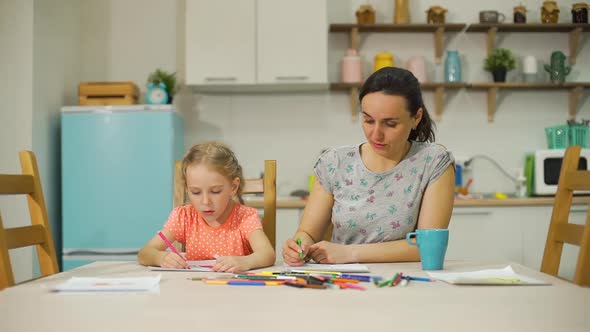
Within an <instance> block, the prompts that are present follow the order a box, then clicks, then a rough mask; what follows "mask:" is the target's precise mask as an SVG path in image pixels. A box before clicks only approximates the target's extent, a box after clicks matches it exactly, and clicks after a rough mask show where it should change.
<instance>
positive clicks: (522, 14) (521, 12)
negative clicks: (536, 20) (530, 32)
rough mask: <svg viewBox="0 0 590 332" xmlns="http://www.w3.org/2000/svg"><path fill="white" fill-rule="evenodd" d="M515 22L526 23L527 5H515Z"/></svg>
mask: <svg viewBox="0 0 590 332" xmlns="http://www.w3.org/2000/svg"><path fill="white" fill-rule="evenodd" d="M514 23H526V7H525V6H523V5H519V6H515V7H514Z"/></svg>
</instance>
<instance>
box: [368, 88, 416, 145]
mask: <svg viewBox="0 0 590 332" xmlns="http://www.w3.org/2000/svg"><path fill="white" fill-rule="evenodd" d="M361 108H362V115H363V131H364V132H365V137H367V141H368V142H369V144H370V145H371V147H372V148H373V150H374V151H375V152H376V153H377V154H379V155H383V156H390V155H392V154H396V153H399V152H400V151H403V149H405V148H406V142H407V140H408V138H409V136H410V131H411V130H412V129H413V128H415V127H416V126H417V125H418V123H420V120H421V119H422V109H419V110H418V112H417V113H416V116H412V115H411V114H410V112H409V111H408V107H407V101H406V98H405V97H402V96H391V95H386V94H384V93H383V92H373V93H369V94H367V95H365V96H364V97H363V100H362V101H361Z"/></svg>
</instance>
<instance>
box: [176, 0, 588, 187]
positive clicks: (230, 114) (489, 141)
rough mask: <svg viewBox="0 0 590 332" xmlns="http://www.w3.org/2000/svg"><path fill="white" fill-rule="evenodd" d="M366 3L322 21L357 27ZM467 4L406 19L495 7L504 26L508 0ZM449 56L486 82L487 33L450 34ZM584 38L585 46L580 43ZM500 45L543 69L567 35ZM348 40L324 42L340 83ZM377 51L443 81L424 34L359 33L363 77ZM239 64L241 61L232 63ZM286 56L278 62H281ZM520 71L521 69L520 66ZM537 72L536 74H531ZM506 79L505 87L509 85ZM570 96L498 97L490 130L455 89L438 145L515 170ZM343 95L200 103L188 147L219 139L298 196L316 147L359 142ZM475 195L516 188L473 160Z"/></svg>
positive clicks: (560, 117) (475, 104) (415, 4)
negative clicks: (415, 58)
mask: <svg viewBox="0 0 590 332" xmlns="http://www.w3.org/2000/svg"><path fill="white" fill-rule="evenodd" d="M365 2H366V1H364V0H363V1H361V0H357V1H336V0H331V1H328V6H329V10H328V12H329V20H330V23H347V22H348V23H352V22H355V19H354V14H353V13H354V11H355V10H356V8H358V6H359V5H360V4H361V3H365ZM369 2H370V3H371V4H373V5H374V6H375V7H376V8H377V21H378V22H383V23H385V22H392V17H393V3H394V1H390V0H382V1H375V0H373V1H369ZM521 2H522V4H524V5H526V6H527V8H528V9H529V12H528V19H529V22H538V21H539V20H540V18H539V17H540V14H539V8H538V7H539V6H540V3H541V2H540V1H521ZM574 2H575V1H559V5H560V8H561V15H560V21H561V22H570V21H571V14H570V13H569V10H570V8H571V4H572V3H574ZM467 3H470V4H471V2H470V1H465V0H446V1H420V0H412V1H411V7H410V12H411V20H412V22H415V23H424V22H425V17H426V14H425V13H424V12H425V10H426V9H427V8H428V7H429V6H431V5H436V4H438V5H442V6H444V7H445V8H448V9H449V13H448V14H447V21H448V22H464V23H465V22H467V23H468V22H477V20H478V10H479V9H475V8H477V7H481V8H482V9H483V8H484V7H485V8H486V9H489V8H496V9H498V10H500V11H501V12H503V13H505V14H507V20H508V21H511V20H512V7H513V6H514V5H515V2H514V1H511V0H499V1H496V2H495V3H494V4H493V5H486V6H468V5H466V4H467ZM447 36H448V39H447V46H448V48H449V49H458V50H459V52H460V53H461V55H462V60H463V71H464V74H463V75H464V80H466V81H469V82H481V81H491V75H490V74H489V73H488V72H485V71H484V70H483V59H484V57H485V56H486V54H485V53H486V50H485V45H486V36H485V34H483V33H481V34H476V33H469V34H465V33H462V34H448V35H447ZM585 40H587V38H586V39H585ZM499 41H500V44H499V45H500V47H505V48H509V49H512V50H513V51H514V52H515V53H516V55H517V56H518V57H519V58H520V57H522V56H524V55H527V54H532V55H535V56H537V58H538V59H540V60H544V61H547V60H548V58H549V55H550V53H551V51H553V50H562V51H563V52H564V53H566V54H567V53H568V35H567V34H542V33H527V34H499ZM348 43H349V41H348V36H347V35H346V34H330V36H329V78H330V81H338V79H339V78H338V77H339V61H340V59H341V57H342V55H343V54H344V52H345V50H346V48H347V47H348ZM382 50H387V51H390V52H391V53H393V54H394V55H395V58H396V63H397V64H398V65H403V63H404V62H405V60H406V59H408V58H409V57H410V56H412V55H424V56H425V57H426V59H427V62H428V67H429V72H430V78H431V79H433V80H436V81H441V80H442V77H443V68H444V67H443V65H438V66H435V65H434V51H433V36H432V35H431V34H416V33H413V34H412V33H402V34H376V33H375V34H362V37H361V55H362V56H363V58H364V61H365V69H366V70H365V73H366V74H368V73H369V70H370V67H371V64H372V59H373V56H374V54H375V53H377V52H380V51H382ZM238 56H239V55H238ZM288 56H289V55H288V54H285V59H288ZM589 62H590V46H589V43H587V42H586V43H585V44H583V47H582V48H581V49H580V53H579V56H578V63H577V64H576V66H575V67H574V69H573V72H572V73H571V74H570V76H568V79H569V80H579V81H589V80H590V70H588V69H585V70H584V68H589V66H588V65H589ZM519 65H520V64H519ZM539 70H542V68H541V67H539ZM516 76H517V75H516V74H515V73H514V72H513V73H510V74H509V76H508V80H515V79H516V78H517V77H516ZM424 99H425V103H426V105H427V107H429V108H430V109H431V110H432V109H433V104H434V96H433V93H432V92H428V91H426V92H424ZM587 99H588V98H586V102H585V103H584V104H583V105H582V106H581V108H580V113H579V118H584V117H586V118H587V117H589V115H588V108H589V105H590V104H589V103H588V101H587ZM567 102H568V94H567V92H566V91H540V92H539V91H518V92H506V93H501V94H500V99H499V102H498V110H497V114H496V117H495V121H494V122H493V123H488V122H487V104H486V93H485V92H484V91H481V92H477V91H465V90H462V91H459V92H456V93H451V94H448V95H447V101H446V106H445V113H444V114H443V118H442V121H440V122H438V123H437V127H438V131H437V141H438V142H440V143H441V144H443V145H445V146H447V147H448V148H449V149H450V150H451V151H453V152H454V153H455V155H457V156H464V157H469V156H473V155H475V154H486V155H488V156H490V157H492V158H494V159H495V160H497V161H498V162H499V163H500V164H501V165H503V167H504V168H505V169H506V170H508V171H509V172H511V173H513V172H514V171H515V169H517V168H521V167H522V166H523V163H524V155H525V153H527V152H530V151H534V150H536V149H543V148H545V147H546V143H545V136H544V131H543V129H544V128H545V127H547V126H551V125H556V124H562V123H565V120H566V119H567V109H568V103H567ZM348 105H349V104H348V95H347V94H346V93H343V92H326V93H313V94H260V95H258V94H228V95H203V96H199V104H198V107H197V108H196V109H192V110H188V111H186V110H185V114H186V117H187V119H189V121H188V123H187V125H188V128H187V139H186V142H187V144H190V143H195V142H198V141H201V140H207V139H220V140H224V141H226V142H228V143H229V144H231V145H232V146H233V147H234V148H235V149H236V151H237V153H238V155H239V156H238V157H239V158H240V160H241V161H242V163H243V164H244V168H245V171H246V173H248V174H251V175H256V174H257V173H258V172H260V170H261V168H262V163H261V162H260V160H261V159H264V158H273V159H277V160H278V179H279V180H278V191H279V194H280V195H288V194H289V192H290V191H292V190H294V189H297V188H305V185H306V179H307V175H308V174H309V173H310V172H311V167H312V166H313V163H314V161H315V158H316V157H317V156H318V154H319V153H320V151H321V150H322V149H323V148H326V147H330V146H336V145H343V144H351V143H357V142H360V141H362V140H363V139H364V137H363V136H362V133H361V129H360V125H359V124H358V123H352V122H351V119H350V111H349V106H348ZM473 165H474V170H473V177H474V184H473V187H472V189H473V190H474V191H482V192H494V191H506V192H508V191H513V190H514V186H513V185H512V183H511V182H510V181H509V180H508V179H506V178H505V177H504V176H503V175H502V174H501V173H500V172H499V171H497V170H496V169H495V168H493V167H492V166H491V164H490V163H488V162H487V161H485V160H477V161H475V162H474V164H473Z"/></svg>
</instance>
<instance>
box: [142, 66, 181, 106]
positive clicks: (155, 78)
mask: <svg viewBox="0 0 590 332" xmlns="http://www.w3.org/2000/svg"><path fill="white" fill-rule="evenodd" d="M147 83H148V84H154V85H158V84H160V83H163V84H164V85H165V87H166V93H167V94H168V104H172V97H173V96H174V94H175V93H176V73H169V72H167V71H165V70H162V69H160V68H158V69H156V70H155V71H153V72H152V73H150V75H149V76H148V79H147Z"/></svg>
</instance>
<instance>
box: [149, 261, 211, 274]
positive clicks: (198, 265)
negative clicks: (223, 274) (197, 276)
mask: <svg viewBox="0 0 590 332" xmlns="http://www.w3.org/2000/svg"><path fill="white" fill-rule="evenodd" d="M186 262H187V263H188V266H189V268H188V269H174V268H170V267H159V266H150V267H149V269H150V270H152V271H183V272H213V270H212V269H211V268H212V267H213V266H214V265H215V263H216V261H215V260H214V259H211V260H204V261H186Z"/></svg>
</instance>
